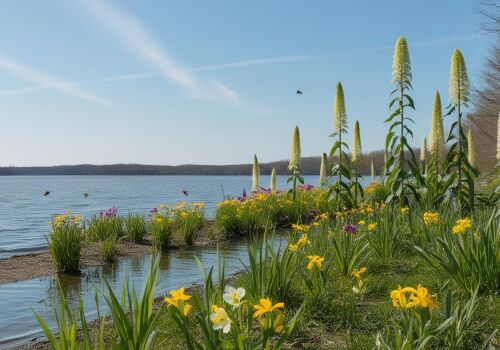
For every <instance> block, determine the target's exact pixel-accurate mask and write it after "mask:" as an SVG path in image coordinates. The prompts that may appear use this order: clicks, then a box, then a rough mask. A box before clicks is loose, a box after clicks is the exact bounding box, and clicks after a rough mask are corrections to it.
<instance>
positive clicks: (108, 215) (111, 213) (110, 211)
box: [101, 207, 118, 218]
mask: <svg viewBox="0 0 500 350" xmlns="http://www.w3.org/2000/svg"><path fill="white" fill-rule="evenodd" d="M116 215H118V209H117V208H116V207H112V208H109V209H106V211H105V212H104V213H103V212H101V217H104V218H114V217H116Z"/></svg>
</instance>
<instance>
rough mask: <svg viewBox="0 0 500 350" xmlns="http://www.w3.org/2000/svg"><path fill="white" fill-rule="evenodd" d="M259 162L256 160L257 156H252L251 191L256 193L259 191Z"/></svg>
mask: <svg viewBox="0 0 500 350" xmlns="http://www.w3.org/2000/svg"><path fill="white" fill-rule="evenodd" d="M259 177H260V170H259V161H258V160H257V156H256V155H255V154H254V155H253V168H252V191H257V190H258V189H259Z"/></svg>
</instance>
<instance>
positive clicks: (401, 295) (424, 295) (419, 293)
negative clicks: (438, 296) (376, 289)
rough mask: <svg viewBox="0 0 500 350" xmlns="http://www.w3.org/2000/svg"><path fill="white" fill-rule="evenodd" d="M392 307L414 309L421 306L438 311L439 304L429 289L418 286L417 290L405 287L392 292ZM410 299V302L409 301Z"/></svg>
mask: <svg viewBox="0 0 500 350" xmlns="http://www.w3.org/2000/svg"><path fill="white" fill-rule="evenodd" d="M390 296H391V299H392V305H393V306H394V307H397V308H406V309H409V308H412V307H417V306H420V307H422V308H430V309H437V308H439V304H438V303H437V302H436V301H435V300H434V297H432V296H431V295H430V294H429V292H428V290H427V288H424V287H422V286H421V285H418V287H417V289H415V288H413V287H405V288H401V287H398V289H395V290H393V291H391V294H390ZM408 299H409V300H408Z"/></svg>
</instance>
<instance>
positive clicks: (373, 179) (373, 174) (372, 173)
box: [371, 158, 375, 182]
mask: <svg viewBox="0 0 500 350" xmlns="http://www.w3.org/2000/svg"><path fill="white" fill-rule="evenodd" d="M371 175H372V182H375V164H374V162H373V158H372V165H371Z"/></svg>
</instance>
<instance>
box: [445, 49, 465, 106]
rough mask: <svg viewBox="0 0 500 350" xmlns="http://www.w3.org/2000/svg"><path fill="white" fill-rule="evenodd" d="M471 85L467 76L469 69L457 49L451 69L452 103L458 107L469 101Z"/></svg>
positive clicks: (450, 91) (452, 59)
mask: <svg viewBox="0 0 500 350" xmlns="http://www.w3.org/2000/svg"><path fill="white" fill-rule="evenodd" d="M469 90H470V83H469V77H468V76H467V68H466V67H465V60H464V56H463V55H462V52H461V51H460V50H459V49H455V51H454V52H453V56H452V57H451V67H450V90H449V93H450V98H451V101H452V102H453V103H454V104H455V105H458V104H460V103H463V102H468V101H469Z"/></svg>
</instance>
